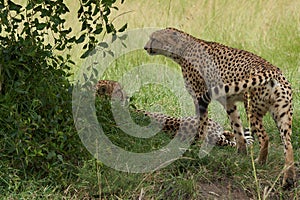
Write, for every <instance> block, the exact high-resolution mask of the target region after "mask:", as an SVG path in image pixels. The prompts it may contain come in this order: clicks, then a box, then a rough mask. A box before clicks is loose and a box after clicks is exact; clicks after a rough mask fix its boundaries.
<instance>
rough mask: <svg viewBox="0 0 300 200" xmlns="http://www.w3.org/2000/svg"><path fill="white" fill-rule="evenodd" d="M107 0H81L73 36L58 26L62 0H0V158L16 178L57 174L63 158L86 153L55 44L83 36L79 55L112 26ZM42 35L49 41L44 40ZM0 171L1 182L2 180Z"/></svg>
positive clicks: (61, 173)
mask: <svg viewBox="0 0 300 200" xmlns="http://www.w3.org/2000/svg"><path fill="white" fill-rule="evenodd" d="M114 3H115V1H114V0H106V1H101V3H99V1H97V0H94V1H93V0H91V1H86V0H82V1H81V7H80V9H79V10H78V19H79V21H80V22H81V23H82V29H81V35H80V37H78V38H76V37H75V36H71V34H72V29H71V28H68V29H67V28H64V27H65V19H64V18H63V15H64V14H65V13H67V12H69V9H68V7H67V6H66V5H65V4H64V2H63V0H58V1H49V0H46V1H39V0H37V1H28V2H27V4H26V5H25V6H22V5H18V4H15V3H13V2H12V1H4V0H0V10H1V12H0V93H1V96H0V104H1V106H0V124H1V128H0V141H1V143H0V157H1V161H0V166H1V165H2V166H3V165H5V166H6V167H7V168H10V169H18V172H19V174H18V176H19V177H20V178H25V177H27V176H32V175H34V176H39V177H43V176H49V175H50V176H51V177H53V179H54V180H56V181H58V180H60V181H61V180H63V179H64V178H66V177H68V174H69V173H72V170H71V169H70V166H73V165H70V163H72V164H74V163H78V162H79V161H80V158H84V157H85V156H86V155H87V152H86V151H85V148H84V147H83V146H82V145H81V141H80V139H79V137H78V135H77V132H76V130H75V127H74V125H73V116H72V110H71V109H72V105H71V99H72V97H71V93H72V85H71V84H70V82H69V81H68V77H69V76H70V74H69V73H68V70H69V69H70V68H71V67H72V65H73V64H74V62H73V61H72V60H71V56H70V55H66V56H61V55H60V52H61V51H63V50H65V49H71V48H72V46H73V45H75V44H78V43H84V48H85V49H86V52H85V53H84V54H83V55H82V57H86V56H88V53H89V52H90V51H92V50H93V49H94V48H95V46H96V45H97V43H98V40H97V39H96V37H95V36H96V35H98V34H100V33H101V32H103V31H106V32H107V33H111V34H115V33H117V32H118V31H116V29H115V27H114V26H113V24H111V23H110V22H109V20H108V19H109V18H108V16H109V14H110V9H111V8H112V7H113V4H114ZM99 17H102V19H103V20H99ZM91 24H95V26H92V25H91ZM93 27H94V28H93ZM125 29H126V25H124V26H123V27H122V28H121V29H119V31H124V30H125ZM49 37H52V39H50V40H49V41H52V40H53V41H54V43H53V42H52V43H51V42H46V41H48V40H46V38H49ZM4 172H5V170H3V171H2V172H1V171H0V176H1V177H2V179H1V182H3V183H7V182H9V179H10V176H9V175H7V174H1V173H4ZM66 175H67V176H66ZM4 188H5V186H4Z"/></svg>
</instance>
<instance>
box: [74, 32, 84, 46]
mask: <svg viewBox="0 0 300 200" xmlns="http://www.w3.org/2000/svg"><path fill="white" fill-rule="evenodd" d="M84 39H85V34H83V35H81V36H80V37H79V38H78V39H77V40H76V41H75V42H76V44H80V43H82V42H83V41H84Z"/></svg>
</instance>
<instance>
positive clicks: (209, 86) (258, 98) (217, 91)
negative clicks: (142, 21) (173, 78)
mask: <svg viewBox="0 0 300 200" xmlns="http://www.w3.org/2000/svg"><path fill="white" fill-rule="evenodd" d="M144 49H145V50H146V51H147V52H148V53H149V54H150V55H164V56H167V57H169V58H171V59H173V60H174V61H175V62H177V63H178V64H179V65H180V66H181V70H182V73H183V77H184V80H185V84H186V88H187V90H188V91H189V93H190V94H191V96H192V97H193V99H194V103H195V107H196V112H197V115H198V116H199V117H200V121H201V122H202V123H200V126H201V128H200V131H199V133H200V134H204V133H205V129H206V126H207V121H206V120H207V106H208V103H209V102H210V100H211V99H216V100H218V101H219V102H220V103H221V104H222V105H223V106H224V107H225V109H226V111H227V113H228V116H229V118H230V121H231V126H232V128H233V129H234V134H235V137H236V140H237V148H238V150H239V151H240V152H244V151H246V145H245V139H244V137H243V134H242V131H243V129H242V123H241V120H240V116H239V113H238V112H237V108H236V105H235V103H236V101H244V102H245V106H246V105H247V102H248V101H247V96H248V95H249V100H250V101H249V106H246V108H247V109H246V111H247V112H248V113H249V116H250V124H251V130H252V133H255V134H256V135H257V136H258V139H259V143H260V153H259V157H258V159H257V160H258V162H259V163H261V164H262V163H265V162H266V159H267V154H268V144H269V137H268V135H267V133H266V131H265V130H264V127H263V124H262V118H263V116H264V115H265V114H266V112H268V111H270V113H271V115H272V117H273V119H274V120H275V122H276V124H277V127H278V129H279V132H280V136H281V139H282V142H283V144H284V154H285V167H284V177H283V186H285V187H288V186H292V185H293V183H294V181H295V168H294V156H293V147H292V144H291V138H290V136H291V134H292V129H291V126H292V91H291V86H290V83H289V82H288V81H287V80H286V78H285V77H284V76H283V74H282V72H281V71H280V69H279V68H277V67H275V66H273V65H272V64H270V63H269V62H267V61H266V60H264V59H263V58H261V57H259V56H257V55H255V54H253V53H250V52H247V51H244V50H239V49H235V48H231V47H227V46H225V45H222V44H219V43H216V42H207V41H204V40H201V39H197V38H195V37H193V36H191V35H189V34H187V33H184V32H182V31H180V30H177V29H175V28H167V29H163V30H159V31H156V32H154V33H152V34H151V36H150V40H149V41H148V42H147V44H146V45H145V47H144ZM206 91H207V92H206Z"/></svg>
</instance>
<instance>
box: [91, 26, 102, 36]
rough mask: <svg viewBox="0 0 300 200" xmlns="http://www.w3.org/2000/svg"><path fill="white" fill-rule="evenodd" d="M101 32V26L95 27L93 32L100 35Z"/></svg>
mask: <svg viewBox="0 0 300 200" xmlns="http://www.w3.org/2000/svg"><path fill="white" fill-rule="evenodd" d="M102 31H103V28H102V24H97V25H96V30H95V31H94V32H93V33H94V34H100V33H101V32H102Z"/></svg>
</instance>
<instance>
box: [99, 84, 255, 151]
mask: <svg viewBox="0 0 300 200" xmlns="http://www.w3.org/2000/svg"><path fill="white" fill-rule="evenodd" d="M96 94H97V96H100V97H104V96H107V97H109V98H117V99H118V100H120V101H121V103H122V104H123V105H126V104H128V103H126V101H127V100H128V98H127V96H126V94H125V92H124V91H123V89H122V86H121V84H120V83H118V82H116V81H112V80H100V81H98V83H97V85H96ZM124 102H125V103H124ZM135 111H136V112H139V113H142V114H143V115H145V116H148V117H150V118H151V119H153V120H155V121H156V122H158V123H159V124H161V125H162V126H161V127H162V129H161V130H162V131H163V132H169V133H171V134H172V135H171V136H172V137H173V136H174V135H175V134H176V133H177V132H178V130H179V129H180V128H181V129H182V130H184V129H185V128H188V127H189V126H190V125H193V126H196V125H195V124H197V123H196V121H197V118H196V117H185V118H176V117H170V116H166V115H164V114H161V113H151V112H147V111H144V110H135ZM197 128H198V127H193V128H189V129H190V130H191V129H197ZM207 131H208V133H207V135H208V137H207V138H206V140H207V141H206V142H207V143H208V144H212V145H214V144H216V145H218V146H232V147H235V146H236V142H235V141H234V135H233V133H231V132H229V131H223V128H222V127H221V125H220V124H218V123H217V122H215V121H213V120H212V119H208V129H207ZM178 134H181V132H179V133H178ZM179 137H180V138H184V137H188V136H187V135H182V136H179ZM245 137H246V140H247V144H248V145H249V144H252V142H253V138H252V136H251V135H250V132H249V131H245Z"/></svg>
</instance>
